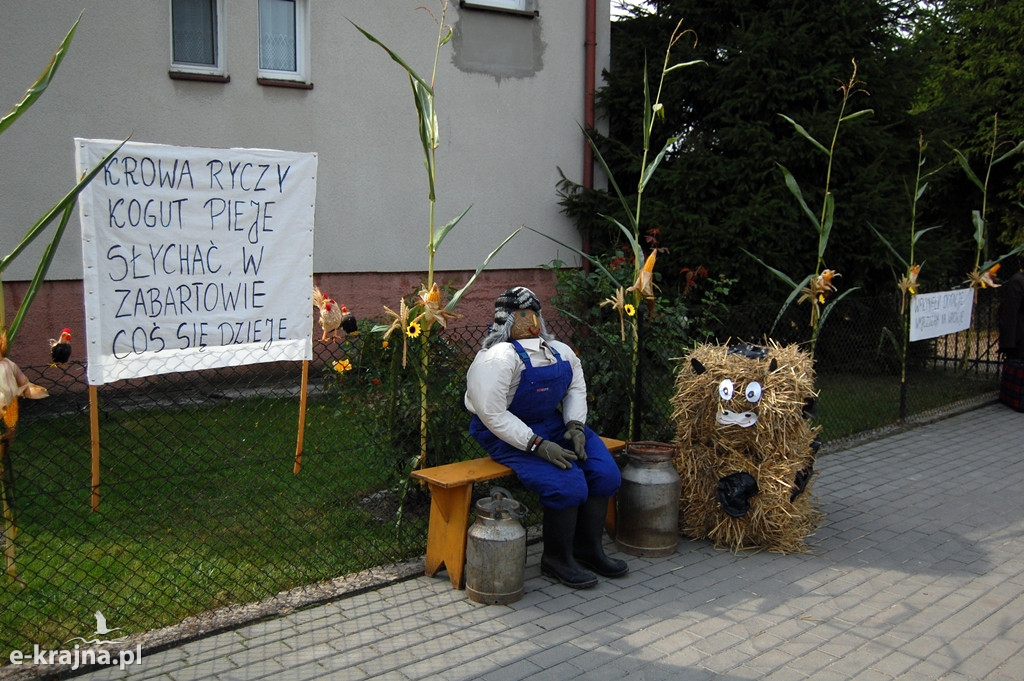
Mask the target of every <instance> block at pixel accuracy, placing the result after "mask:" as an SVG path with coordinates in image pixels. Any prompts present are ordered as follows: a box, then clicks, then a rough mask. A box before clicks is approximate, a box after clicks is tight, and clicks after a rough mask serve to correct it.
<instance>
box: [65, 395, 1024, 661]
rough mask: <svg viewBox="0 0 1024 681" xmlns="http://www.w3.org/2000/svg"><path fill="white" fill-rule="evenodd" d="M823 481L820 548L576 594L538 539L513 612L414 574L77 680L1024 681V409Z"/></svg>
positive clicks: (951, 429) (988, 413)
mask: <svg viewBox="0 0 1024 681" xmlns="http://www.w3.org/2000/svg"><path fill="white" fill-rule="evenodd" d="M818 470H819V474H818V475H817V476H816V479H815V482H814V487H813V490H814V493H815V494H816V496H817V497H818V499H819V500H820V502H821V504H822V506H823V510H824V512H825V521H824V523H823V524H822V526H821V527H820V528H819V530H818V531H817V532H816V533H815V535H814V536H813V537H811V539H810V544H811V547H812V550H811V552H810V553H807V554H800V555H778V554H774V553H768V552H761V553H754V552H744V553H739V554H734V553H731V552H728V551H720V550H716V549H714V548H712V547H711V546H710V545H708V544H707V543H706V542H703V541H691V540H688V539H685V538H683V539H682V540H681V542H680V545H679V549H678V551H677V552H676V553H675V554H674V555H672V556H668V557H664V558H637V557H633V556H625V555H624V554H620V553H616V554H614V555H617V556H619V557H624V558H626V559H627V560H628V561H629V563H630V566H631V572H630V574H629V576H628V577H626V578H624V579H619V580H602V581H601V582H600V584H599V585H598V586H597V587H596V588H595V589H591V590H587V591H573V590H570V589H568V588H566V587H563V586H561V585H558V584H554V583H552V582H551V581H549V580H548V579H546V578H544V577H542V576H541V575H540V571H539V567H538V564H539V559H540V548H541V547H540V545H539V544H533V545H531V546H530V547H529V550H528V559H527V572H526V584H525V587H526V593H525V595H524V597H523V599H522V600H520V601H518V602H516V603H514V604H511V605H508V606H484V605H479V604H477V603H473V602H472V601H470V600H468V599H467V598H466V596H465V592H463V591H456V590H453V589H452V588H451V586H450V584H449V582H448V579H447V576H446V575H445V574H444V573H441V574H440V575H439V576H438V577H435V578H427V577H424V576H419V577H417V578H414V579H410V580H406V581H400V582H397V583H393V584H389V585H387V586H384V587H382V588H379V589H376V590H373V591H369V592H365V593H362V594H359V595H354V596H350V597H346V598H343V599H339V600H337V601H335V602H332V603H328V604H324V605H319V606H315V607H311V608H307V609H304V610H299V611H296V612H293V613H291V614H288V615H286V616H282V617H278V618H275V619H271V620H268V621H263V622H259V623H256V624H252V625H249V626H245V627H242V628H239V629H236V630H233V631H228V632H225V633H220V634H217V635H214V636H210V637H207V638H203V639H199V640H196V641H192V642H189V643H186V644H183V645H180V646H177V647H173V648H170V649H167V650H163V651H161V652H153V653H148V654H144V656H143V657H144V659H143V660H142V662H141V664H138V665H134V666H132V667H131V668H129V669H127V670H125V671H124V672H121V671H119V670H118V669H116V668H110V669H102V670H99V671H94V672H91V673H89V674H87V675H84V676H82V677H79V678H84V679H88V680H89V681H103V680H106V679H125V678H130V679H133V680H142V679H153V680H155V681H188V680H189V679H215V680H216V681H231V680H234V679H244V680H246V681H249V680H254V679H264V678H266V679H270V678H272V679H286V680H301V679H332V680H348V679H351V680H352V681H358V680H361V679H393V680H395V681H405V680H408V679H441V680H444V681H459V680H468V679H487V680H492V681H514V680H516V679H530V680H537V681H539V680H544V679H553V680H558V681H568V680H571V679H586V680H587V681H601V680H602V679H615V680H616V681H618V680H619V679H629V680H635V681H656V680H659V679H666V680H668V679H673V680H675V679H682V680H684V681H689V680H695V681H699V680H702V679H721V680H725V681H734V680H736V681H738V680H741V679H766V680H779V681H800V680H801V679H805V678H806V679H813V680H814V681H833V680H840V679H858V680H864V681H875V680H879V681H881V680H883V679H899V680H900V681H940V680H941V681H968V680H980V679H985V680H987V681H1019V680H1020V679H1022V678H1024V414H1022V413H1017V412H1014V411H1012V410H1010V409H1009V408H1007V407H1005V406H1003V405H1000V404H988V405H985V406H982V407H980V408H978V409H975V410H972V411H969V412H966V413H963V414H959V415H957V416H953V417H949V418H945V419H942V420H939V421H936V422H934V423H930V424H927V425H922V426H919V427H916V428H913V429H910V430H905V431H902V432H898V433H895V434H892V435H889V436H887V437H883V438H881V439H877V440H874V441H870V442H865V443H862V444H856V445H852V446H850V447H849V448H847V449H843V450H841V451H835V452H832V453H829V454H827V455H825V456H822V457H821V458H820V459H819V465H818ZM612 548H613V547H612V546H609V550H611V549H612Z"/></svg>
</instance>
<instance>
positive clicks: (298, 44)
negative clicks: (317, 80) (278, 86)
mask: <svg viewBox="0 0 1024 681" xmlns="http://www.w3.org/2000/svg"><path fill="white" fill-rule="evenodd" d="M259 8H260V64H259V79H260V82H265V81H270V82H271V83H273V82H274V81H290V82H298V83H305V84H308V83H309V2H308V0H260V4H259Z"/></svg>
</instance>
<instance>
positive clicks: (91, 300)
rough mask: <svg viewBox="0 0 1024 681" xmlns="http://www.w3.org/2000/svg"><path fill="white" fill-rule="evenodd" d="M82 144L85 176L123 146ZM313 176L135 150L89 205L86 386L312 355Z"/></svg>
mask: <svg viewBox="0 0 1024 681" xmlns="http://www.w3.org/2000/svg"><path fill="white" fill-rule="evenodd" d="M75 143H76V144H75V146H76V152H77V154H76V160H77V163H78V172H79V175H81V173H82V172H84V171H85V170H87V169H89V168H92V167H94V166H95V165H96V164H97V163H99V162H100V161H101V160H102V159H103V157H104V156H105V155H106V154H107V153H109V152H110V151H111V150H112V149H114V148H115V147H116V146H117V142H113V141H110V140H89V139H76V140H75ZM316 169H317V156H316V154H315V153H300V152H291V151H276V150H271V149H210V148H197V147H175V146H167V145H161V144H143V143H138V142H129V143H127V144H125V145H124V146H123V147H122V148H121V149H120V151H118V152H117V154H116V155H115V156H114V157H113V158H111V159H110V160H109V161H108V162H107V164H106V167H105V168H104V170H103V171H101V172H100V174H99V175H97V176H96V178H95V179H94V180H93V181H92V183H91V184H90V185H89V186H88V187H86V189H85V191H83V192H82V194H81V196H80V198H79V209H80V216H81V223H82V258H83V265H84V276H83V279H84V284H85V313H86V331H87V336H88V338H87V345H88V359H89V364H88V367H89V368H88V374H89V375H88V378H89V383H90V385H103V384H105V383H110V382H112V381H116V380H119V379H126V378H135V377H141V376H150V375H154V374H165V373H169V372H175V371H196V370H200V369H212V368H217V367H224V366H235V365H240V364H253V363H259V362H270V361H282V360H284V361H288V360H303V359H307V360H308V359H310V357H311V355H312V309H313V307H312V291H313V265H312V263H313V213H314V207H315V203H316Z"/></svg>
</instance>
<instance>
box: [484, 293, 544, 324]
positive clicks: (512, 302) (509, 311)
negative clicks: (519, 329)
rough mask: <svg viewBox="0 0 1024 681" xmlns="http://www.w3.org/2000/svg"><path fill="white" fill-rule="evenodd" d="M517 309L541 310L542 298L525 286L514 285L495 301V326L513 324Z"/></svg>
mask: <svg viewBox="0 0 1024 681" xmlns="http://www.w3.org/2000/svg"><path fill="white" fill-rule="evenodd" d="M517 310H533V311H534V312H537V313H539V312H540V300H539V299H538V298H537V296H535V295H534V293H533V291H531V290H530V289H528V288H526V287H525V286H514V287H513V288H510V289H508V290H507V291H505V292H504V293H502V294H501V295H500V296H498V299H497V300H496V301H494V327H495V328H498V327H502V326H505V325H506V324H507V325H509V326H511V325H512V322H513V321H514V320H515V319H514V318H515V315H514V313H515V312H516V311H517Z"/></svg>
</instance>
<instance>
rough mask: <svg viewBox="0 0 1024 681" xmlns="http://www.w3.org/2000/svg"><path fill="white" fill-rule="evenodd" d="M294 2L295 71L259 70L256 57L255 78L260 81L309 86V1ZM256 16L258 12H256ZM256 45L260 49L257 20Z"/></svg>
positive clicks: (259, 32) (260, 41)
mask: <svg viewBox="0 0 1024 681" xmlns="http://www.w3.org/2000/svg"><path fill="white" fill-rule="evenodd" d="M294 2H295V70H294V71H279V70H275V69H264V68H259V61H258V60H259V56H258V55H257V69H258V71H257V78H258V80H260V81H261V82H262V81H271V82H274V81H287V82H295V83H304V84H309V83H310V82H311V81H310V73H309V72H310V68H309V62H310V57H309V54H310V44H309V43H310V21H309V14H310V11H309V9H310V8H309V0H294ZM257 6H258V4H257ZM257 14H258V11H257ZM256 24H257V27H256V30H257V33H258V34H259V35H257V44H258V45H259V48H260V49H262V35H261V34H262V26H261V24H260V21H259V18H258V17H257V21H256Z"/></svg>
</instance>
